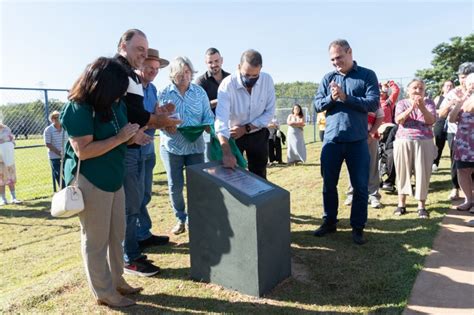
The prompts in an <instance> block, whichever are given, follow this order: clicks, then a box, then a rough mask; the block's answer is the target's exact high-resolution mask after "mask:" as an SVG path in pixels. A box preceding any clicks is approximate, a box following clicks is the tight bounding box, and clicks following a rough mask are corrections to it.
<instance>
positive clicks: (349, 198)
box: [344, 195, 352, 206]
mask: <svg viewBox="0 0 474 315" xmlns="http://www.w3.org/2000/svg"><path fill="white" fill-rule="evenodd" d="M344 204H345V205H346V206H350V205H351V204H352V195H347V198H346V200H345V201H344Z"/></svg>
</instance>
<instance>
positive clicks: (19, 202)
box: [12, 199, 23, 205]
mask: <svg viewBox="0 0 474 315" xmlns="http://www.w3.org/2000/svg"><path fill="white" fill-rule="evenodd" d="M12 203H14V204H17V205H18V204H21V203H23V201H21V200H18V199H12Z"/></svg>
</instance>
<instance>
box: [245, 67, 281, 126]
mask: <svg viewBox="0 0 474 315" xmlns="http://www.w3.org/2000/svg"><path fill="white" fill-rule="evenodd" d="M265 79H266V80H265V86H264V87H263V88H264V89H265V90H266V92H263V93H262V95H265V96H266V100H265V109H264V111H263V113H262V114H260V115H259V116H257V117H256V118H255V119H254V120H253V121H251V122H250V128H251V129H254V128H253V127H255V128H265V127H266V126H268V123H269V122H270V121H271V120H272V118H273V116H274V115H275V102H276V97H275V85H274V84H273V80H272V78H271V77H270V76H268V75H266V77H265Z"/></svg>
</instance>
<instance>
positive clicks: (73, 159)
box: [60, 101, 127, 192]
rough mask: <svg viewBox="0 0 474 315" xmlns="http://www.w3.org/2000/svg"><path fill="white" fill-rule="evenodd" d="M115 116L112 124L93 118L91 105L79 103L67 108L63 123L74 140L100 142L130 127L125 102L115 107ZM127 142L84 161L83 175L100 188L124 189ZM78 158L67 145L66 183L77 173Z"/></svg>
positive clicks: (65, 160) (61, 117) (113, 106)
mask: <svg viewBox="0 0 474 315" xmlns="http://www.w3.org/2000/svg"><path fill="white" fill-rule="evenodd" d="M112 110H113V112H114V113H115V116H112V120H111V121H109V122H103V121H101V116H102V115H101V114H99V113H96V115H93V110H92V107H91V106H90V105H89V104H78V103H76V102H73V101H70V102H68V103H66V105H64V108H63V110H62V112H61V116H60V120H61V124H62V126H63V127H64V130H66V131H67V133H68V135H69V137H70V138H74V137H83V136H88V135H92V136H93V137H94V141H100V140H104V139H108V138H110V137H113V136H115V135H116V134H117V133H118V131H119V130H120V129H121V128H122V127H123V126H124V125H125V124H127V108H126V106H125V103H124V102H123V101H119V102H116V103H114V104H113V105H112ZM126 151H127V146H126V144H125V143H123V144H121V145H119V146H117V147H115V148H113V149H112V150H110V151H109V152H107V153H105V154H103V155H101V156H98V157H95V158H92V159H87V160H85V161H81V169H80V173H81V174H82V175H83V176H84V177H85V178H87V180H89V181H90V182H91V183H92V184H94V185H95V186H96V187H97V188H99V189H101V190H104V191H108V192H115V191H117V190H119V189H120V187H122V184H123V178H124V173H125V164H124V158H125V152H126ZM77 161H78V159H77V156H76V154H75V153H74V150H73V148H72V146H71V144H70V143H69V141H68V142H67V143H66V150H65V159H64V177H65V182H66V183H67V184H69V183H70V182H71V181H72V179H73V178H74V176H75V175H76V171H77V168H76V167H77Z"/></svg>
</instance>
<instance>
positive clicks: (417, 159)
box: [393, 139, 436, 200]
mask: <svg viewBox="0 0 474 315" xmlns="http://www.w3.org/2000/svg"><path fill="white" fill-rule="evenodd" d="M435 154H436V147H435V145H434V143H433V139H427V140H405V139H397V140H395V142H394V143H393V159H394V163H395V170H396V173H397V188H398V194H401V195H411V194H412V188H411V180H410V179H411V175H412V173H414V174H415V199H417V200H426V197H427V196H428V186H429V184H430V177H431V166H432V164H433V160H434V159H435V158H436V155H435Z"/></svg>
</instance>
